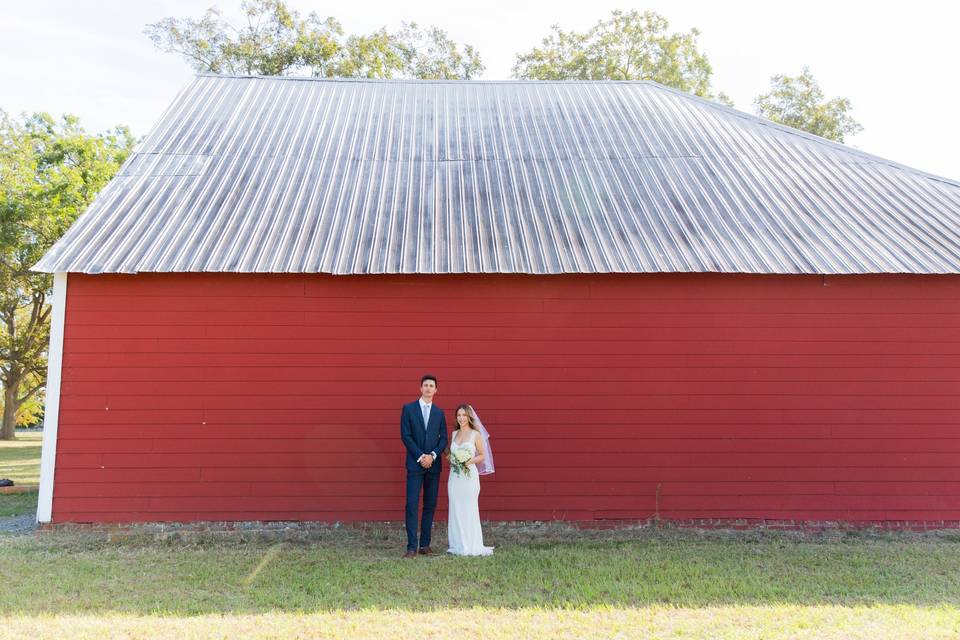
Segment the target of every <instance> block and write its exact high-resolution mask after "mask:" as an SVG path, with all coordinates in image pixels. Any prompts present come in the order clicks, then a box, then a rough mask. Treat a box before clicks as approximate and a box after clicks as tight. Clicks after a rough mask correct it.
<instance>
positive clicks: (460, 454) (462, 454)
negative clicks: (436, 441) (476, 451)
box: [453, 449, 473, 464]
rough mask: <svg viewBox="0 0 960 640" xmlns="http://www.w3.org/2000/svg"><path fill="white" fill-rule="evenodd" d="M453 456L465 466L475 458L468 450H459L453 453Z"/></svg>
mask: <svg viewBox="0 0 960 640" xmlns="http://www.w3.org/2000/svg"><path fill="white" fill-rule="evenodd" d="M453 455H454V457H455V458H456V459H457V462H459V463H460V464H465V463H466V462H467V460H469V459H470V458H472V457H473V456H472V455H470V452H469V451H467V450H466V449H457V450H456V451H454V452H453Z"/></svg>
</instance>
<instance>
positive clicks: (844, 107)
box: [753, 67, 863, 142]
mask: <svg viewBox="0 0 960 640" xmlns="http://www.w3.org/2000/svg"><path fill="white" fill-rule="evenodd" d="M770 85H771V86H770V91H768V92H767V93H764V94H762V95H759V96H757V98H756V99H755V100H754V101H753V104H754V106H755V107H756V109H757V113H758V114H759V115H760V116H762V117H764V118H767V119H768V120H773V121H774V122H779V123H780V124H785V125H787V126H788V127H793V128H794V129H801V130H803V131H807V132H809V133H813V134H816V135H818V136H821V137H824V138H827V139H828V140H834V141H836V142H843V140H844V138H845V137H846V136H848V135H854V134H856V133H858V132H860V131H862V130H863V127H862V126H860V123H859V122H857V121H856V120H854V119H853V117H852V116H851V115H850V113H849V112H850V109H851V105H850V100H849V99H847V98H831V99H830V100H827V99H826V98H825V97H824V95H823V90H822V89H821V88H820V85H819V84H817V81H816V80H815V79H814V77H813V74H812V73H810V69H809V68H807V67H804V68H803V72H802V73H801V74H800V75H799V76H795V77H791V76H787V75H782V74H781V75H776V76H773V77H772V78H771V79H770Z"/></svg>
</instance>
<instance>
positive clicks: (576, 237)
mask: <svg viewBox="0 0 960 640" xmlns="http://www.w3.org/2000/svg"><path fill="white" fill-rule="evenodd" d="M958 223H960V184H958V183H956V182H953V181H950V180H945V179H942V178H937V177H935V176H931V175H928V174H925V173H922V172H919V171H915V170H912V169H909V168H907V167H904V166H902V165H899V164H896V163H893V162H889V161H886V160H883V159H880V158H876V157H874V156H870V155H868V154H865V153H862V152H859V151H856V150H853V149H849V148H847V147H844V146H842V145H838V144H834V143H831V142H828V141H826V140H823V139H820V138H817V137H815V136H812V135H809V134H805V133H801V132H799V131H795V130H792V129H789V128H786V127H781V126H779V125H775V124H773V123H770V122H768V121H764V120H761V119H759V118H756V117H753V116H750V115H747V114H744V113H741V112H738V111H735V110H733V109H729V108H727V107H723V106H721V105H717V104H713V103H710V102H707V101H705V100H701V99H699V98H696V97H693V96H689V95H687V94H684V93H681V92H679V91H675V90H673V89H669V88H666V87H663V86H661V85H658V84H655V83H650V82H478V81H467V82H456V81H453V82H442V81H438V82H416V81H347V80H315V79H303V78H263V77H225V76H199V77H197V78H196V79H195V80H194V81H193V83H192V84H190V85H189V86H188V87H187V88H186V89H185V90H184V91H182V92H181V93H180V95H179V96H178V97H177V98H176V100H175V101H174V102H173V104H172V105H171V106H170V107H169V108H168V110H167V111H166V113H165V114H164V115H163V117H162V118H161V120H160V122H159V123H158V124H157V125H156V127H155V128H154V129H153V131H152V132H151V133H150V134H149V135H148V136H147V137H146V139H145V140H144V141H143V143H142V144H141V145H140V147H139V148H138V150H137V152H136V153H134V154H133V155H132V156H131V157H130V158H129V160H128V161H127V162H126V164H125V165H124V166H123V168H122V169H121V170H120V172H119V173H118V175H117V177H115V178H114V179H113V180H112V181H111V182H110V183H109V185H108V186H107V187H106V188H105V189H104V190H103V191H102V193H101V194H100V195H99V196H98V197H97V199H96V201H95V202H94V203H93V204H92V205H91V206H90V208H89V210H88V211H87V212H86V213H84V215H83V216H81V217H80V218H79V219H78V220H77V222H76V223H75V224H74V225H73V226H72V227H71V228H70V229H69V231H68V232H67V233H66V235H65V236H64V237H63V238H62V239H61V240H60V241H59V242H57V244H56V245H55V246H54V247H53V248H52V249H51V250H50V251H49V252H48V253H47V254H46V255H45V256H44V258H43V259H42V260H41V261H40V262H39V263H38V264H37V265H36V267H35V269H37V270H40V271H80V272H89V273H100V272H138V271H237V272H298V273H302V272H308V273H313V272H327V273H337V274H353V273H464V272H500V273H571V272H742V273H823V274H830V273H878V272H881V273H887V272H894V273H899V272H905V273H958V272H960V224H958Z"/></svg>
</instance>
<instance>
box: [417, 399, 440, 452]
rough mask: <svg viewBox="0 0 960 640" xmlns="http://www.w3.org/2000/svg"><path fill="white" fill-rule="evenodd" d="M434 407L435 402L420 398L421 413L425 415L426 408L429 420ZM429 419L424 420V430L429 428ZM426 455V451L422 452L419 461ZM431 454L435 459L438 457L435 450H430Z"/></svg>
mask: <svg viewBox="0 0 960 640" xmlns="http://www.w3.org/2000/svg"><path fill="white" fill-rule="evenodd" d="M432 408H433V403H432V402H429V403H428V402H424V401H423V398H420V415H423V413H424V410H426V413H427V420H429V419H430V410H431V409H432ZM427 420H424V421H423V427H424V430H426V428H427ZM425 455H427V454H425V453H422V454H420V457H419V458H417V462H420V460H422V459H423V456H425ZM430 455H431V456H433V459H434V460H436V459H437V454H436V453H434V452H433V451H431V452H430Z"/></svg>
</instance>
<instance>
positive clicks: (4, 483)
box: [0, 478, 13, 487]
mask: <svg viewBox="0 0 960 640" xmlns="http://www.w3.org/2000/svg"><path fill="white" fill-rule="evenodd" d="M12 486H13V480H11V479H10V478H0V487H12Z"/></svg>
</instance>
